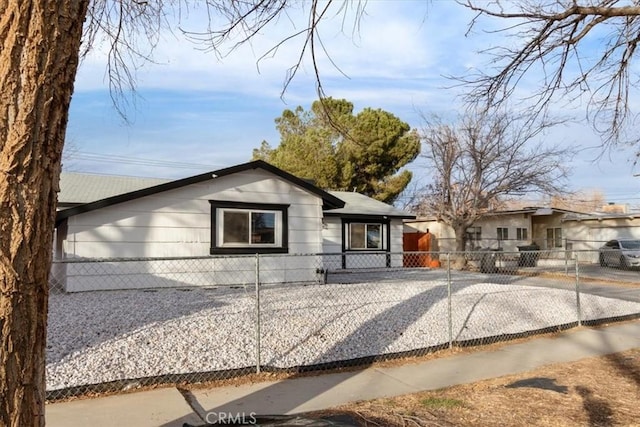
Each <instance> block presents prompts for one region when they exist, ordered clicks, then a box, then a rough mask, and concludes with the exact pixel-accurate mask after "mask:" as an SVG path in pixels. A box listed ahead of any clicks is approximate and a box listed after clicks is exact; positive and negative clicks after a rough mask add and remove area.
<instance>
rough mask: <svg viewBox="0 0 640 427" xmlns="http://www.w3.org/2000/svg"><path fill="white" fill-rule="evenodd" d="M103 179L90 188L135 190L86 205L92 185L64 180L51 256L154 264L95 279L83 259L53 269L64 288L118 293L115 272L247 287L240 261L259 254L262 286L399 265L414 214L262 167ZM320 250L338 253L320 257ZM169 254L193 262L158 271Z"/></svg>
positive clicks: (163, 282)
mask: <svg viewBox="0 0 640 427" xmlns="http://www.w3.org/2000/svg"><path fill="white" fill-rule="evenodd" d="M101 178H102V180H100V179H98V180H97V181H94V182H93V184H94V185H96V186H97V187H100V186H99V182H102V183H106V182H107V181H109V180H112V182H115V181H114V180H115V179H120V181H118V182H117V183H116V184H117V185H116V187H119V188H120V190H122V189H123V188H127V187H129V188H131V186H133V188H134V190H133V191H124V192H121V191H118V189H117V188H111V189H105V188H96V194H98V197H101V196H102V198H96V199H95V200H90V199H91V195H90V194H91V189H86V188H83V187H82V185H81V184H80V185H77V181H78V180H77V179H76V180H75V181H76V188H75V190H74V191H67V190H68V189H70V188H72V187H73V185H72V183H73V182H74V180H73V179H70V177H68V176H67V177H65V176H63V179H62V180H61V186H62V192H61V195H60V199H61V200H60V206H61V207H63V208H64V209H62V210H60V211H59V212H58V215H57V219H56V245H55V248H56V254H55V258H56V259H85V260H86V259H98V260H99V261H96V266H98V265H99V266H100V269H102V270H105V268H106V270H107V271H108V270H109V267H108V265H109V264H105V263H108V261H105V260H109V259H114V258H128V259H131V258H155V259H156V260H148V259H145V260H144V261H142V260H141V261H139V262H137V261H131V262H128V263H126V264H122V263H117V264H116V263H114V264H113V271H111V272H110V274H108V275H99V277H98V275H95V276H93V275H91V274H87V273H86V263H82V264H74V263H65V264H57V265H56V267H57V268H58V269H64V271H54V277H58V278H60V277H62V279H59V280H60V281H63V282H64V285H65V288H66V289H67V290H68V291H78V290H90V289H115V288H120V287H121V285H120V284H118V282H117V281H115V280H113V277H114V276H118V275H119V274H127V275H139V276H140V278H139V279H140V280H139V282H138V283H139V287H161V286H183V285H189V286H193V285H200V286H210V285H216V284H243V283H252V282H253V281H254V280H255V261H254V259H253V258H252V259H251V260H250V262H243V259H244V260H246V258H243V257H245V256H249V257H254V258H255V254H260V255H261V256H262V257H261V260H260V263H261V264H260V271H261V276H260V280H261V281H262V282H265V283H272V282H278V283H279V282H300V281H314V280H317V278H318V274H320V273H322V271H323V270H325V269H327V268H329V269H340V268H354V267H357V266H358V265H357V263H354V262H352V260H351V258H352V257H354V256H357V254H358V253H367V254H370V255H372V253H374V252H375V253H380V254H379V255H376V256H370V257H367V259H368V264H367V265H366V266H368V267H390V266H394V265H396V264H397V265H398V266H401V265H402V260H401V257H399V260H396V259H394V257H392V256H391V255H390V252H392V251H398V252H401V250H402V225H401V224H402V223H401V221H402V219H403V218H411V217H412V216H411V215H408V214H406V213H404V212H402V211H398V210H396V209H394V208H392V207H390V206H388V205H386V204H384V203H380V202H377V201H375V200H373V199H370V198H368V197H366V196H362V195H353V194H351V193H340V194H339V193H329V192H326V191H323V190H321V189H319V188H317V187H315V186H313V185H312V184H310V183H309V182H307V181H304V180H302V179H299V178H297V177H295V176H293V175H291V174H288V173H286V172H284V171H282V170H280V169H278V168H275V167H274V166H272V165H269V164H267V163H265V162H263V161H254V162H250V163H245V164H242V165H238V166H234V167H231V168H226V169H221V170H218V171H214V172H210V173H207V174H202V175H197V176H194V177H190V178H185V179H182V180H177V181H166V182H161V181H160V182H159V181H157V180H156V181H153V180H149V181H147V182H148V183H151V184H152V185H151V186H145V180H144V179H143V180H141V181H140V182H135V181H134V182H125V181H123V180H122V178H121V177H101ZM87 182H89V181H87ZM65 185H66V189H65ZM107 187H108V185H107ZM82 192H84V193H82ZM80 193H82V196H81V197H80V196H78V194H80ZM87 193H88V194H87ZM340 195H342V197H343V198H345V199H347V201H348V202H349V201H350V202H351V203H348V202H345V200H343V199H342V198H340ZM104 196H106V197H104ZM354 202H360V206H357V205H356V204H354ZM338 229H340V230H341V231H340V233H338V234H337V230H338ZM343 233H344V234H343ZM345 239H346V242H345ZM350 239H352V240H354V241H353V242H351V241H350ZM323 252H334V253H336V254H339V255H338V256H332V257H325V258H324V260H320V261H318V254H321V253H323ZM286 254H288V255H293V254H295V255H296V256H284V255H286ZM301 254H306V255H304V256H303V255H301ZM212 255H213V256H212ZM174 257H192V258H194V259H193V260H191V261H190V267H189V271H175V269H173V270H172V271H163V268H164V267H163V265H166V262H163V259H166V258H174ZM372 259H374V260H375V261H371V260H372ZM325 264H326V265H325ZM123 265H126V267H123ZM364 266H365V265H362V267H364ZM81 268H82V269H83V272H80V271H79V270H80V269H81ZM123 268H124V269H125V270H127V271H120V270H122V269H123Z"/></svg>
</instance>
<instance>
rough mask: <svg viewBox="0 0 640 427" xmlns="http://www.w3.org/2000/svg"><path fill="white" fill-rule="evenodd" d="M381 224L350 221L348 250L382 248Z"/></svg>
mask: <svg viewBox="0 0 640 427" xmlns="http://www.w3.org/2000/svg"><path fill="white" fill-rule="evenodd" d="M382 233H383V225H382V224H379V223H361V222H352V223H350V224H349V247H348V248H347V249H350V250H362V249H373V250H382V249H383V241H382Z"/></svg>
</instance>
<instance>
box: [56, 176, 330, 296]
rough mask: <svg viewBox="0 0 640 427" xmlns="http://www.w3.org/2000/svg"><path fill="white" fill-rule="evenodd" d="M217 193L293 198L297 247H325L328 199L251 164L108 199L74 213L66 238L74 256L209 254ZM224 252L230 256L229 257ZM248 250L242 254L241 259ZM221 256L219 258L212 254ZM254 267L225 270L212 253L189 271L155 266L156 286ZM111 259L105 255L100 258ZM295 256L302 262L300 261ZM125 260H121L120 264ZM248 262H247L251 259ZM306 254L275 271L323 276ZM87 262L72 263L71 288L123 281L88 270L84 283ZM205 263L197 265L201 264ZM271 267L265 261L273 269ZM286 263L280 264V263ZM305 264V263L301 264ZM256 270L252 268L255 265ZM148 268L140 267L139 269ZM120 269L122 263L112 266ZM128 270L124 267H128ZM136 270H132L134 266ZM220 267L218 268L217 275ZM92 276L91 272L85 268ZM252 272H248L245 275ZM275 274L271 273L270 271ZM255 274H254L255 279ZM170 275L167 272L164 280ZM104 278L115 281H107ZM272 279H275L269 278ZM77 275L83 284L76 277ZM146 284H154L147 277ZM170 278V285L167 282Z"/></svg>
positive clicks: (251, 198)
mask: <svg viewBox="0 0 640 427" xmlns="http://www.w3.org/2000/svg"><path fill="white" fill-rule="evenodd" d="M209 200H222V201H237V202H245V203H268V204H289V205H290V206H289V209H288V237H289V253H290V254H300V253H303V254H316V253H319V252H320V251H321V250H322V247H323V246H322V243H323V241H322V235H321V221H322V200H321V199H320V197H318V196H317V195H314V194H311V193H309V192H307V191H305V190H303V189H301V188H299V187H296V186H294V185H292V184H290V183H289V182H287V181H285V180H282V179H280V178H279V177H277V176H275V175H273V174H271V173H269V172H266V171H263V170H259V169H256V170H251V171H245V172H240V173H236V174H233V175H229V176H224V177H220V178H216V179H212V180H211V181H207V182H203V183H198V184H192V185H189V186H186V187H182V188H178V189H175V190H170V191H165V192H162V193H158V194H154V195H151V196H147V197H142V198H139V199H135V200H131V201H128V202H123V203H119V204H116V205H112V206H108V207H105V208H102V209H98V210H95V211H91V212H86V213H82V214H78V215H75V216H73V217H70V218H69V219H68V230H67V237H66V239H65V241H64V242H63V249H64V252H65V257H66V258H130V257H134V258H142V257H194V256H207V255H209V249H210V247H211V205H210V203H209ZM221 259H222V258H221ZM241 259H242V258H235V260H234V262H236V263H237V262H240V261H239V260H241ZM211 262H213V261H211ZM250 263H251V267H250V268H249V267H247V268H244V267H243V266H242V265H236V266H235V267H234V268H229V269H228V272H227V270H226V269H225V268H223V267H220V268H222V270H219V267H217V265H221V264H224V261H217V263H214V265H216V267H215V268H214V267H212V266H211V263H208V264H207V261H198V263H196V264H202V265H207V267H206V271H202V272H200V271H194V272H186V273H184V274H181V275H180V274H178V275H176V274H175V273H173V272H171V273H162V274H159V273H156V272H153V268H152V267H150V266H146V267H139V268H142V269H144V268H147V269H149V268H150V269H151V275H150V277H151V280H152V281H155V282H157V283H154V284H153V286H176V285H180V284H182V285H211V284H217V283H222V282H224V283H233V284H242V283H244V282H246V281H247V280H248V279H247V277H248V276H247V274H248V275H249V276H251V273H250V272H251V271H253V272H254V273H253V274H254V276H255V266H254V261H253V260H251V261H250ZM98 264H103V263H97V264H96V265H98ZM293 264H295V266H293ZM119 265H120V264H119ZM243 265H244V264H243ZM300 265H301V264H300V260H297V261H292V266H293V268H292V271H295V273H294V272H292V273H291V274H289V273H287V274H280V273H275V272H274V273H273V274H272V276H273V277H274V278H275V277H276V276H277V275H278V274H280V276H278V277H279V279H283V280H287V281H297V280H303V279H304V280H315V277H316V268H317V266H316V265H313V266H312V265H310V264H309V263H308V262H307V263H306V264H305V263H304V262H303V263H302V265H306V267H305V268H306V270H305V269H304V268H302V267H300ZM77 268H79V267H72V265H70V266H69V267H68V269H67V272H66V276H67V285H68V288H69V289H70V290H72V289H73V290H83V289H85V288H96V287H99V288H100V289H106V288H108V289H114V286H119V285H117V284H114V283H117V280H116V281H114V280H112V278H106V279H98V278H96V277H93V278H92V279H91V280H92V281H93V282H92V283H93V284H88V282H87V280H86V278H85V279H82V280H81V281H82V282H83V283H80V278H79V277H80V276H82V274H79V273H78V272H77V271H74V269H76V270H77ZM198 268H199V267H197V268H196V270H197V269H198ZM268 269H269V266H268V264H266V265H265V268H264V271H265V275H266V274H267V273H266V272H267V270H268ZM279 269H280V268H279V267H278V268H276V267H274V271H277V270H279ZM301 270H305V271H301ZM247 272H249V273H247ZM142 273H145V274H146V272H144V271H136V272H135V273H131V274H140V275H142ZM112 274H117V271H115V270H113V269H112ZM123 274H124V273H123ZM126 274H129V273H126ZM212 275H213V276H212ZM84 276H86V274H84ZM245 276H246V277H245ZM266 277H267V276H265V278H266ZM254 278H255V277H253V278H252V279H251V280H254ZM160 279H162V280H160ZM100 280H102V281H105V280H106V281H108V283H109V284H107V283H99V282H100ZM265 280H267V281H270V280H271V279H265ZM74 281H75V284H74V283H72V282H74ZM139 283H140V286H139V287H149V284H148V283H145V280H143V279H140V282H139ZM163 283H164V285H163Z"/></svg>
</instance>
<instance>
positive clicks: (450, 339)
mask: <svg viewBox="0 0 640 427" xmlns="http://www.w3.org/2000/svg"><path fill="white" fill-rule="evenodd" d="M447 323H448V326H449V348H453V315H452V312H451V252H447Z"/></svg>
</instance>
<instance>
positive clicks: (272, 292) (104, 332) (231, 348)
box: [47, 275, 640, 391]
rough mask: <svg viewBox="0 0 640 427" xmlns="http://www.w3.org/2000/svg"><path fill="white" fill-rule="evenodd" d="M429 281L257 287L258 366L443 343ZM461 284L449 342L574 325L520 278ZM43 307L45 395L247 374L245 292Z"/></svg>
mask: <svg viewBox="0 0 640 427" xmlns="http://www.w3.org/2000/svg"><path fill="white" fill-rule="evenodd" d="M429 277H430V278H431V279H434V280H431V281H425V280H424V278H423V280H416V279H417V278H409V280H402V281H399V280H388V281H385V280H381V281H376V282H375V283H373V282H372V283H344V282H347V281H346V280H344V281H342V282H343V283H335V284H329V285H309V286H302V285H279V286H265V287H263V289H262V290H261V293H260V313H261V315H260V319H261V324H260V327H261V360H262V364H263V365H266V366H273V367H292V366H299V365H313V364H318V363H326V362H332V361H339V360H348V359H353V358H358V357H365V356H372V355H378V354H387V353H396V352H405V351H411V350H416V349H423V348H427V347H432V346H436V345H439V344H444V343H447V342H448V339H449V332H448V315H447V310H448V301H447V286H446V280H444V279H443V278H442V277H441V276H440V277H438V276H435V275H430V276H429ZM469 278H471V279H472V280H466V281H465V282H464V283H465V284H463V285H460V286H454V287H453V292H452V300H451V307H452V325H453V337H454V339H457V340H469V339H476V338H482V337H490V336H497V335H502V334H514V333H521V332H526V331H531V330H538V329H541V328H545V327H551V326H555V325H562V324H566V323H571V322H575V321H576V316H577V314H576V295H575V292H572V291H569V290H562V289H552V288H544V287H539V286H527V285H526V279H522V280H519V281H514V282H513V283H510V284H501V283H500V284H499V283H491V282H489V281H487V280H486V279H487V277H486V276H481V275H477V276H467V279H469ZM474 278H475V279H474ZM412 279H413V280H412ZM580 299H581V305H582V315H583V319H585V320H588V319H598V318H609V317H615V316H623V315H628V314H634V313H640V303H635V302H628V301H622V300H618V299H611V298H603V297H598V296H594V295H587V294H582V295H581V298H580ZM49 305H50V307H49V329H48V345H47V390H49V391H52V390H58V389H63V388H67V387H74V386H80V385H87V384H97V383H102V382H108V381H114V380H123V379H135V378H141V377H147V376H156V375H165V374H185V373H197V372H209V371H216V370H227V369H238V368H251V367H252V366H255V362H256V342H257V340H256V331H257V328H256V312H257V309H256V295H255V290H254V289H253V287H248V288H243V287H216V288H196V289H158V290H155V291H141V290H132V291H98V292H85V293H77V294H52V295H51V296H50V302H49Z"/></svg>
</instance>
